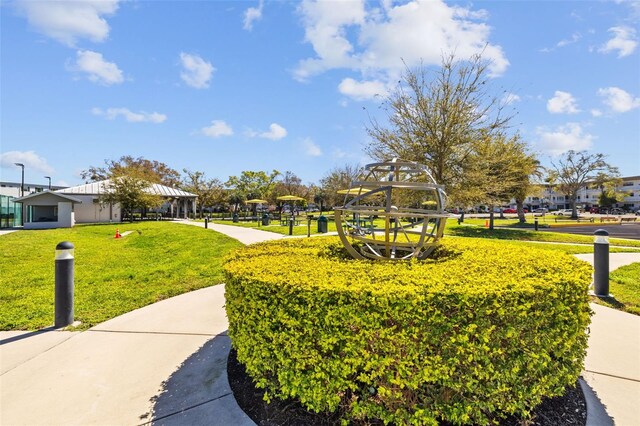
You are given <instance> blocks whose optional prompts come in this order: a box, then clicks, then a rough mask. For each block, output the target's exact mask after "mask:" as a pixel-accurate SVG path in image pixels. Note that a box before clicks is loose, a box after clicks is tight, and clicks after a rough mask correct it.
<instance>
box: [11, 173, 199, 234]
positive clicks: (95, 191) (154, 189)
mask: <svg viewBox="0 0 640 426" xmlns="http://www.w3.org/2000/svg"><path fill="white" fill-rule="evenodd" d="M109 188H110V184H109V180H104V181H100V182H92V183H87V184H84V185H78V186H72V187H69V188H64V189H60V190H57V191H53V192H52V191H44V192H36V193H32V194H29V195H27V196H24V197H22V198H18V199H16V200H15V201H16V202H18V203H22V204H23V206H24V207H23V208H24V211H25V215H24V218H25V219H24V228H25V229H45V228H68V227H72V226H73V225H75V224H76V223H104V222H107V223H108V222H120V221H121V220H122V214H121V209H120V206H119V205H118V204H109V203H102V202H101V200H100V197H101V195H104V194H105V193H106V192H107V191H109ZM146 190H147V192H149V193H150V194H153V195H159V196H161V197H163V198H164V199H166V203H165V204H164V205H163V207H162V209H161V210H162V211H163V213H164V214H163V216H166V217H171V218H180V217H184V218H186V217H187V213H188V212H189V210H190V207H191V211H194V210H195V202H196V198H197V196H196V195H195V194H192V193H190V192H186V191H182V190H180V189H176V188H171V187H168V186H165V185H160V184H151V185H149V187H148V188H147V189H146Z"/></svg>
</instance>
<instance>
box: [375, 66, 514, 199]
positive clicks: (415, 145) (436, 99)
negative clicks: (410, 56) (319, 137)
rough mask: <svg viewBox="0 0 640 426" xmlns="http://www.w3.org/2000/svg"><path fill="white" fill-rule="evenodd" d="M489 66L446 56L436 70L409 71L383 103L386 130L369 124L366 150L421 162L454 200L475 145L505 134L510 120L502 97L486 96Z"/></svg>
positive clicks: (379, 156)
mask: <svg viewBox="0 0 640 426" xmlns="http://www.w3.org/2000/svg"><path fill="white" fill-rule="evenodd" d="M488 66H489V62H488V61H485V60H483V59H482V56H481V55H480V54H478V55H474V56H473V57H471V58H470V59H469V60H468V61H458V60H456V59H455V57H454V55H449V56H446V57H444V58H443V60H442V66H441V67H440V68H439V69H438V70H436V71H430V70H429V69H427V68H425V67H424V66H421V67H420V68H418V69H416V70H412V69H409V68H407V70H406V71H405V73H404V75H403V78H402V80H401V81H400V82H399V85H398V87H397V89H396V90H395V91H394V92H393V93H392V94H391V95H390V96H389V97H388V98H387V100H386V102H385V106H386V109H387V112H388V121H389V126H388V127H386V126H385V125H382V124H380V123H378V121H376V120H375V119H374V120H372V121H371V124H370V126H369V127H368V129H367V130H368V133H369V135H370V136H371V138H372V142H371V144H370V145H369V146H368V147H366V148H365V151H366V152H367V153H368V154H369V155H370V156H372V157H373V158H376V159H378V160H387V159H390V158H393V157H397V158H402V159H405V160H412V161H417V162H419V163H424V164H426V166H427V167H428V168H429V170H430V171H431V174H432V175H433V177H434V179H435V180H436V182H438V183H439V184H442V185H445V188H446V190H447V193H448V194H449V195H450V196H455V191H456V190H458V189H459V188H461V187H462V186H463V185H462V182H463V181H465V180H466V179H465V173H466V170H467V168H468V166H469V160H470V157H471V156H472V155H473V150H474V141H477V140H480V139H483V138H487V137H494V136H499V135H502V134H504V133H505V131H506V130H507V129H508V127H509V122H510V120H511V118H512V117H513V116H512V115H505V114H504V107H505V104H504V102H502V100H501V99H502V97H497V96H494V95H492V94H491V93H490V85H489V84H488V71H487V70H488V68H487V67H488Z"/></svg>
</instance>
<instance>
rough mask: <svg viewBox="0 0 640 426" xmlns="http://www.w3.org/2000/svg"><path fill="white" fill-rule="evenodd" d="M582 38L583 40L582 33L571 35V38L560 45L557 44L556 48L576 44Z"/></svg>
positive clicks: (562, 41) (560, 42) (559, 43)
mask: <svg viewBox="0 0 640 426" xmlns="http://www.w3.org/2000/svg"><path fill="white" fill-rule="evenodd" d="M581 38H582V35H581V34H580V33H573V34H572V35H571V38H568V39H563V40H560V41H559V42H558V44H556V47H564V46H567V45H569V44H573V43H576V42H577V41H578V40H580V39H581Z"/></svg>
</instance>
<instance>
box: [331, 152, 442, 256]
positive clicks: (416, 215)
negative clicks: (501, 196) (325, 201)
mask: <svg viewBox="0 0 640 426" xmlns="http://www.w3.org/2000/svg"><path fill="white" fill-rule="evenodd" d="M342 193H345V194H346V195H345V201H344V206H342V207H337V208H336V209H335V221H336V228H337V229H338V234H339V235H340V239H341V240H342V243H343V244H344V246H345V248H346V249H347V251H348V252H349V254H351V255H352V256H353V257H354V258H356V259H365V258H369V259H388V260H401V259H409V258H412V257H415V258H418V259H424V258H426V257H427V256H429V254H431V252H432V251H433V250H434V249H435V248H436V245H437V243H438V240H439V239H440V238H441V237H442V234H443V232H444V226H445V223H446V220H447V217H448V215H447V213H446V212H445V211H444V208H445V205H446V199H447V196H446V194H445V192H444V189H443V186H442V185H438V184H437V183H436V181H435V180H434V179H433V177H432V176H431V174H430V173H429V171H428V170H427V167H426V166H424V165H422V164H418V163H415V162H411V161H404V160H400V159H396V158H394V159H393V160H391V161H387V162H382V163H372V164H367V165H366V166H365V168H364V172H363V180H360V181H355V182H352V184H351V187H350V188H349V189H348V190H347V191H342ZM352 242H358V243H359V244H357V245H358V246H360V250H356V248H355V247H354V244H353V243H352Z"/></svg>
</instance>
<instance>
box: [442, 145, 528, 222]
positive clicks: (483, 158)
mask: <svg viewBox="0 0 640 426" xmlns="http://www.w3.org/2000/svg"><path fill="white" fill-rule="evenodd" d="M473 145H474V146H473V149H472V153H473V154H472V156H471V157H470V159H469V163H468V165H467V171H466V181H465V184H464V185H461V186H460V187H459V188H456V190H455V191H454V194H455V197H456V198H455V200H457V204H462V205H475V204H486V205H488V206H489V207H490V216H489V221H490V222H489V223H490V225H489V227H490V229H493V210H494V209H493V208H494V207H495V206H500V205H502V204H504V203H506V202H509V200H511V198H513V197H517V196H518V195H520V194H519V192H520V191H521V190H522V187H523V186H526V185H528V183H529V179H530V176H531V174H532V173H533V172H532V170H533V169H534V168H535V167H536V164H537V160H536V159H535V156H533V155H532V154H530V153H529V152H528V149H527V145H526V143H525V142H523V141H522V140H521V139H520V137H519V136H518V135H515V136H512V137H509V138H507V137H505V136H504V135H493V136H491V135H485V136H484V137H483V138H481V139H480V140H478V141H474V143H473Z"/></svg>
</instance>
